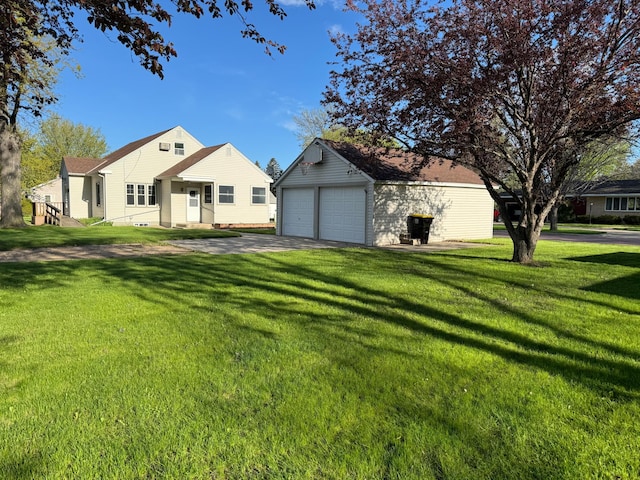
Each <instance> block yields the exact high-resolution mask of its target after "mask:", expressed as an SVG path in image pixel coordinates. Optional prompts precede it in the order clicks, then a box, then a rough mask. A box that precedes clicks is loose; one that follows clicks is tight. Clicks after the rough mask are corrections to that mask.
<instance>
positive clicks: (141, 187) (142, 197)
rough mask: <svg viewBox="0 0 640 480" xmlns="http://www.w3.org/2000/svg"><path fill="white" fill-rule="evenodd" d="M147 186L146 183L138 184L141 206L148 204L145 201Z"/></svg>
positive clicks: (139, 203)
mask: <svg viewBox="0 0 640 480" xmlns="http://www.w3.org/2000/svg"><path fill="white" fill-rule="evenodd" d="M145 190H146V189H145V186H144V185H138V205H139V206H145V205H146V201H145Z"/></svg>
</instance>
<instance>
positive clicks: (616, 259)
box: [567, 252, 640, 268]
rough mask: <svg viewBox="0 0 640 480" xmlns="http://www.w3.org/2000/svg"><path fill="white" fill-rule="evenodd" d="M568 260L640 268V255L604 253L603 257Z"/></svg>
mask: <svg viewBox="0 0 640 480" xmlns="http://www.w3.org/2000/svg"><path fill="white" fill-rule="evenodd" d="M567 260H573V261H574V262H588V263H604V264H606V265H621V266H623V267H636V268H640V253H633V252H615V253H603V254H601V255H585V256H582V257H572V258H568V259H567Z"/></svg>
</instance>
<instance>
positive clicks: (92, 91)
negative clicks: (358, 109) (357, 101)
mask: <svg viewBox="0 0 640 480" xmlns="http://www.w3.org/2000/svg"><path fill="white" fill-rule="evenodd" d="M295 1H296V0H287V3H289V4H288V5H286V4H285V2H282V4H283V5H286V7H285V8H286V11H287V14H288V16H287V17H286V18H285V19H284V20H283V21H280V20H279V19H277V18H275V17H272V16H271V15H270V14H268V12H266V11H264V10H265V9H264V7H263V4H262V3H260V2H256V3H255V6H256V8H257V9H258V11H257V12H256V11H254V12H252V13H251V14H250V17H249V18H248V20H249V21H251V22H252V23H254V24H255V25H256V26H257V27H258V30H259V31H260V32H261V33H262V34H263V35H264V36H266V37H267V38H271V39H273V40H275V41H277V42H279V43H283V44H285V45H286V46H287V51H286V53H285V54H284V55H280V54H279V53H278V52H274V53H273V56H272V57H269V56H268V55H266V54H265V53H264V47H263V46H261V45H258V44H256V43H255V42H253V41H251V40H248V39H243V38H242V36H241V35H240V30H241V29H242V28H243V25H242V23H241V22H240V20H239V19H237V18H234V17H225V18H222V19H216V20H212V19H210V18H201V19H200V20H196V19H194V18H190V17H188V16H185V15H181V16H178V15H175V16H174V21H173V24H172V27H171V28H170V29H169V30H168V31H167V33H166V34H165V38H167V39H169V40H171V41H172V42H173V43H174V44H175V47H176V50H177V51H178V57H177V58H174V59H172V60H171V61H170V62H169V63H167V64H165V69H164V73H165V78H164V79H163V80H160V79H159V78H157V77H156V76H155V75H152V74H151V73H150V72H148V71H146V70H144V69H143V68H142V67H141V66H140V65H139V64H138V60H137V58H135V57H134V56H133V55H132V54H131V53H130V52H129V51H128V50H127V49H125V48H124V47H122V46H121V45H120V44H119V43H118V42H117V40H116V39H115V34H113V33H111V34H109V33H107V34H103V33H102V32H99V31H97V30H95V29H94V28H93V27H91V26H90V25H88V24H86V23H85V22H84V20H80V18H78V20H77V24H76V25H77V26H78V27H79V28H80V30H81V33H82V36H83V38H84V42H83V43H79V44H78V45H77V50H76V51H75V52H74V54H73V60H74V62H76V63H77V64H78V65H79V66H80V68H81V77H80V78H76V76H74V75H73V73H72V72H70V71H65V72H64V73H63V74H62V75H61V76H60V79H59V83H58V86H57V88H56V92H57V94H58V98H59V101H58V103H57V105H56V106H55V107H54V108H53V109H52V110H53V111H54V112H55V113H57V114H58V115H60V116H61V117H62V118H65V119H67V120H70V121H72V122H74V123H81V124H83V125H85V126H90V127H93V128H96V129H99V130H100V131H101V132H102V134H103V135H104V136H105V138H106V140H107V143H108V145H109V148H110V150H115V149H117V148H119V147H121V146H124V145H126V144H127V143H129V142H131V141H134V140H137V139H139V138H143V137H145V136H147V135H151V134H153V133H157V132H159V131H162V130H165V129H168V128H172V127H174V126H177V125H181V126H182V127H184V128H185V129H186V130H187V131H188V132H190V133H191V134H192V135H194V136H195V137H196V138H197V139H198V140H200V141H201V142H202V143H204V144H205V145H207V146H210V145H217V144H220V143H225V142H231V143H233V144H234V145H235V146H236V147H237V148H238V149H239V150H240V151H241V152H243V153H244V154H245V155H246V156H247V157H248V158H249V159H250V160H251V161H254V162H255V161H256V160H257V161H258V162H260V165H261V166H262V167H263V168H264V167H265V166H266V164H267V162H268V161H269V159H271V158H276V160H277V161H278V163H279V164H280V166H281V167H282V168H283V169H284V168H286V167H287V166H288V165H289V164H290V163H291V162H292V161H293V160H295V158H296V157H297V155H298V154H299V153H300V151H301V149H300V146H299V144H298V141H297V139H296V136H295V133H294V131H293V130H294V126H293V120H292V117H293V116H294V115H296V114H298V113H300V111H301V110H304V109H315V108H319V107H320V100H321V98H322V92H323V91H324V88H325V86H326V85H327V83H328V81H329V71H330V70H331V68H332V67H331V65H329V64H328V62H332V61H334V60H335V58H336V57H335V52H336V50H335V47H334V46H333V44H331V42H330V39H329V33H328V32H329V31H335V30H342V31H346V32H352V31H354V30H355V22H356V20H357V17H356V16H355V14H353V13H350V12H344V11H343V8H342V4H337V3H331V2H326V3H319V4H318V5H317V8H316V10H314V11H309V10H308V8H306V7H305V6H301V5H296V4H295V3H294V4H291V2H295Z"/></svg>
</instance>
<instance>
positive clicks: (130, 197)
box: [127, 183, 136, 205]
mask: <svg viewBox="0 0 640 480" xmlns="http://www.w3.org/2000/svg"><path fill="white" fill-rule="evenodd" d="M135 188H136V186H135V185H134V184H133V183H127V205H135V204H136V194H135Z"/></svg>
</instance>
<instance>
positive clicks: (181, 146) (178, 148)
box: [173, 142, 184, 155]
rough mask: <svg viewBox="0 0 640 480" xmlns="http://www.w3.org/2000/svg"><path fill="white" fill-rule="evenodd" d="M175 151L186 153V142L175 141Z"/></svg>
mask: <svg viewBox="0 0 640 480" xmlns="http://www.w3.org/2000/svg"><path fill="white" fill-rule="evenodd" d="M173 146H174V153H175V154H176V155H184V143H178V142H176V143H174V144H173Z"/></svg>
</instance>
